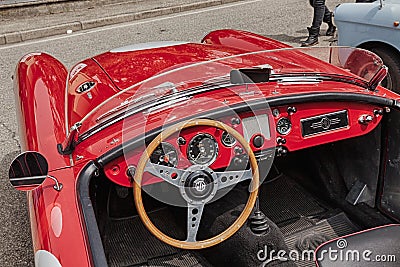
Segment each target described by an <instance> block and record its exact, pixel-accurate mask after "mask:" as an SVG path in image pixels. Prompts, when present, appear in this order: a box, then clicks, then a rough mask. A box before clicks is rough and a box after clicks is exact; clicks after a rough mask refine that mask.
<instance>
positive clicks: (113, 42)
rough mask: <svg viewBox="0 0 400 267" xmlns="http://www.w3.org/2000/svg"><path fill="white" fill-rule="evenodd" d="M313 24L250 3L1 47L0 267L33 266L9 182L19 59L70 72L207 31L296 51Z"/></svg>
mask: <svg viewBox="0 0 400 267" xmlns="http://www.w3.org/2000/svg"><path fill="white" fill-rule="evenodd" d="M342 2H352V1H348V0H332V1H328V5H329V6H330V7H331V8H333V7H334V6H335V5H337V4H339V3H342ZM311 19H312V8H311V7H310V6H309V5H308V0H279V1H273V0H253V1H242V2H238V3H234V4H230V5H224V6H218V7H214V8H208V9H201V10H197V11H192V12H187V13H180V14H175V15H172V16H167V17H158V18H153V19H149V20H142V21H136V22H134V23H130V24H118V25H113V26H109V27H104V28H98V29H94V30H91V31H86V32H79V33H76V34H75V33H72V34H69V35H63V36H56V37H53V38H47V39H40V40H35V41H33V42H25V43H18V44H15V45H9V46H0V81H1V82H0V103H1V105H0V114H2V115H1V117H0V157H1V159H2V161H1V162H0V174H1V179H0V188H1V191H0V266H4V267H6V266H33V252H32V248H31V247H32V243H31V237H30V225H29V219H28V213H27V207H26V200H25V194H24V193H19V192H17V191H15V190H14V189H13V188H12V187H11V185H10V184H9V182H8V166H9V163H10V162H11V160H12V158H13V157H14V156H15V155H16V154H17V153H18V152H19V142H18V133H17V131H18V129H17V128H18V126H17V122H16V119H15V108H14V94H13V83H12V79H11V77H12V75H13V72H14V68H15V65H16V63H17V61H18V60H19V59H20V58H21V57H22V56H24V55H25V54H27V53H28V52H37V51H44V52H47V53H49V54H52V55H53V56H55V57H56V58H58V59H60V60H61V62H63V63H64V64H66V66H68V67H69V68H71V67H72V66H73V64H74V63H76V62H78V61H80V60H83V59H85V58H87V57H90V56H92V55H95V54H99V53H102V52H104V51H107V50H109V49H111V48H115V47H120V46H125V45H128V44H133V43H141V42H148V41H161V40H182V41H193V42H198V41H200V40H201V38H202V37H203V36H204V35H205V34H207V33H208V32H209V31H212V30H216V29H222V28H233V29H242V30H247V31H252V32H255V33H258V34H262V35H265V36H268V37H272V38H275V39H277V40H280V41H283V42H286V43H288V44H290V45H293V46H299V42H300V40H304V39H305V37H306V36H307V30H306V27H307V26H309V25H310V24H311ZM323 29H326V25H324V26H323ZM329 40H331V38H330V37H326V36H322V37H321V38H320V43H321V44H320V45H328V44H329ZM321 41H322V42H321Z"/></svg>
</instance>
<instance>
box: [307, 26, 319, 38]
mask: <svg viewBox="0 0 400 267" xmlns="http://www.w3.org/2000/svg"><path fill="white" fill-rule="evenodd" d="M307 31H308V34H310V31H311V27H307ZM318 36H321V33H320V32H319V31H318Z"/></svg>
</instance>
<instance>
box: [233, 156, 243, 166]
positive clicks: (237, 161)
mask: <svg viewBox="0 0 400 267" xmlns="http://www.w3.org/2000/svg"><path fill="white" fill-rule="evenodd" d="M233 163H234V164H235V165H236V166H240V165H242V164H243V159H242V158H239V157H235V159H234V160H233Z"/></svg>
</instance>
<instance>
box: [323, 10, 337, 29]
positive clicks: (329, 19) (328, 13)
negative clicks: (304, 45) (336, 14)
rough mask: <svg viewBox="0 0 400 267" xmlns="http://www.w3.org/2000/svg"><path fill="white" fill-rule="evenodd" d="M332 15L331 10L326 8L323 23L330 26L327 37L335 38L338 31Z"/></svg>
mask: <svg viewBox="0 0 400 267" xmlns="http://www.w3.org/2000/svg"><path fill="white" fill-rule="evenodd" d="M332 15H333V14H332V12H331V11H329V8H328V7H327V6H325V12H324V19H323V22H325V23H327V24H328V30H327V31H326V35H327V36H333V35H334V33H335V31H336V27H335V25H333V21H332Z"/></svg>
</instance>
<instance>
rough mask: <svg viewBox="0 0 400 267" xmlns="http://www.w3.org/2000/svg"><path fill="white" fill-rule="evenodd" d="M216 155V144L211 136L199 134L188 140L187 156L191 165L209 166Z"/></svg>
mask: <svg viewBox="0 0 400 267" xmlns="http://www.w3.org/2000/svg"><path fill="white" fill-rule="evenodd" d="M217 155H218V143H217V141H216V140H215V139H214V137H212V136H211V135H209V134H205V133H201V134H198V135H196V136H195V137H193V138H192V140H190V142H189V146H188V151H187V156H188V159H189V160H190V162H192V163H193V164H199V165H210V164H211V163H213V162H214V161H215V159H216V158H217Z"/></svg>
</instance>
